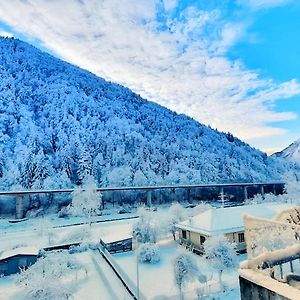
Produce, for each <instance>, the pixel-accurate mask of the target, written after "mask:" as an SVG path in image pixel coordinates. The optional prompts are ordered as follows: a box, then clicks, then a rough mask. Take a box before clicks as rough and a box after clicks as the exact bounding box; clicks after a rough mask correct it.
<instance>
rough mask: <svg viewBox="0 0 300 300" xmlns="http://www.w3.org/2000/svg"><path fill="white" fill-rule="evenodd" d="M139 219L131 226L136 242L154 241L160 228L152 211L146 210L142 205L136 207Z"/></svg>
mask: <svg viewBox="0 0 300 300" xmlns="http://www.w3.org/2000/svg"><path fill="white" fill-rule="evenodd" d="M138 215H139V217H140V218H139V220H138V222H137V223H135V224H134V225H133V227H132V233H133V236H134V237H135V238H136V240H137V242H138V243H154V244H155V243H156V241H157V238H158V235H159V232H160V228H159V224H158V222H157V219H156V218H154V217H153V212H149V211H146V209H145V208H144V207H140V208H139V209H138Z"/></svg>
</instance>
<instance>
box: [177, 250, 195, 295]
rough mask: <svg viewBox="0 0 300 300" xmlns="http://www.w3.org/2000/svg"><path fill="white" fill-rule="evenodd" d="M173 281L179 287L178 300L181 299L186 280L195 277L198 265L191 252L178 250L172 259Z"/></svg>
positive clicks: (190, 280) (189, 280) (191, 279)
mask: <svg viewBox="0 0 300 300" xmlns="http://www.w3.org/2000/svg"><path fill="white" fill-rule="evenodd" d="M173 266H174V277H175V283H176V285H177V287H178V289H179V296H180V300H183V298H184V296H183V288H184V287H185V286H186V284H187V283H188V282H192V281H194V280H195V279H196V278H197V274H198V266H197V264H196V262H195V260H194V258H193V256H192V254H191V253H188V252H180V253H179V254H178V255H177V256H176V257H175V259H174V264H173Z"/></svg>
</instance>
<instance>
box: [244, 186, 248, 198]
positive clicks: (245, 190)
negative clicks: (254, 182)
mask: <svg viewBox="0 0 300 300" xmlns="http://www.w3.org/2000/svg"><path fill="white" fill-rule="evenodd" d="M247 188H248V187H247V186H246V185H245V186H244V200H245V201H246V200H248V189H247Z"/></svg>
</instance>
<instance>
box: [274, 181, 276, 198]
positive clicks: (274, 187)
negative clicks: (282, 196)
mask: <svg viewBox="0 0 300 300" xmlns="http://www.w3.org/2000/svg"><path fill="white" fill-rule="evenodd" d="M273 194H274V195H275V196H276V185H275V184H273Z"/></svg>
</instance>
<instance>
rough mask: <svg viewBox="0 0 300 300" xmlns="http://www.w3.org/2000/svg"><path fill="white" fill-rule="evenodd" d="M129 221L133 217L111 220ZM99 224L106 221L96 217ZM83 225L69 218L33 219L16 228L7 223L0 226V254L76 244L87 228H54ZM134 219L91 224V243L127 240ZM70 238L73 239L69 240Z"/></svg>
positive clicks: (75, 218) (5, 221)
mask: <svg viewBox="0 0 300 300" xmlns="http://www.w3.org/2000/svg"><path fill="white" fill-rule="evenodd" d="M117 216H118V217H121V218H127V217H132V216H133V215H132V214H127V215H126V216H125V215H111V216H110V219H113V218H116V217H117ZM98 219H99V220H104V219H107V216H104V217H98ZM80 222H85V219H84V218H80V217H72V218H68V219H60V218H54V217H53V216H48V217H45V218H35V219H31V220H28V221H25V222H20V223H17V224H11V223H9V222H8V219H2V220H1V222H0V240H1V243H0V252H2V251H4V250H9V249H12V248H14V247H16V246H36V247H38V248H43V247H46V246H51V245H57V244H64V243H69V242H72V241H74V242H76V241H78V239H77V237H80V236H81V235H82V232H83V231H84V230H86V231H88V232H89V226H88V225H86V224H84V225H77V226H67V227H58V228H53V226H57V225H62V224H64V225H66V224H72V223H80ZM134 222H136V219H124V220H120V221H110V222H101V223H94V224H92V227H91V235H92V238H91V240H92V241H94V242H98V241H99V239H100V237H106V236H107V235H110V234H111V233H112V232H114V233H115V232H118V234H119V236H120V237H122V236H128V235H129V234H130V233H131V228H132V224H133V223H134ZM72 237H73V238H72Z"/></svg>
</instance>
